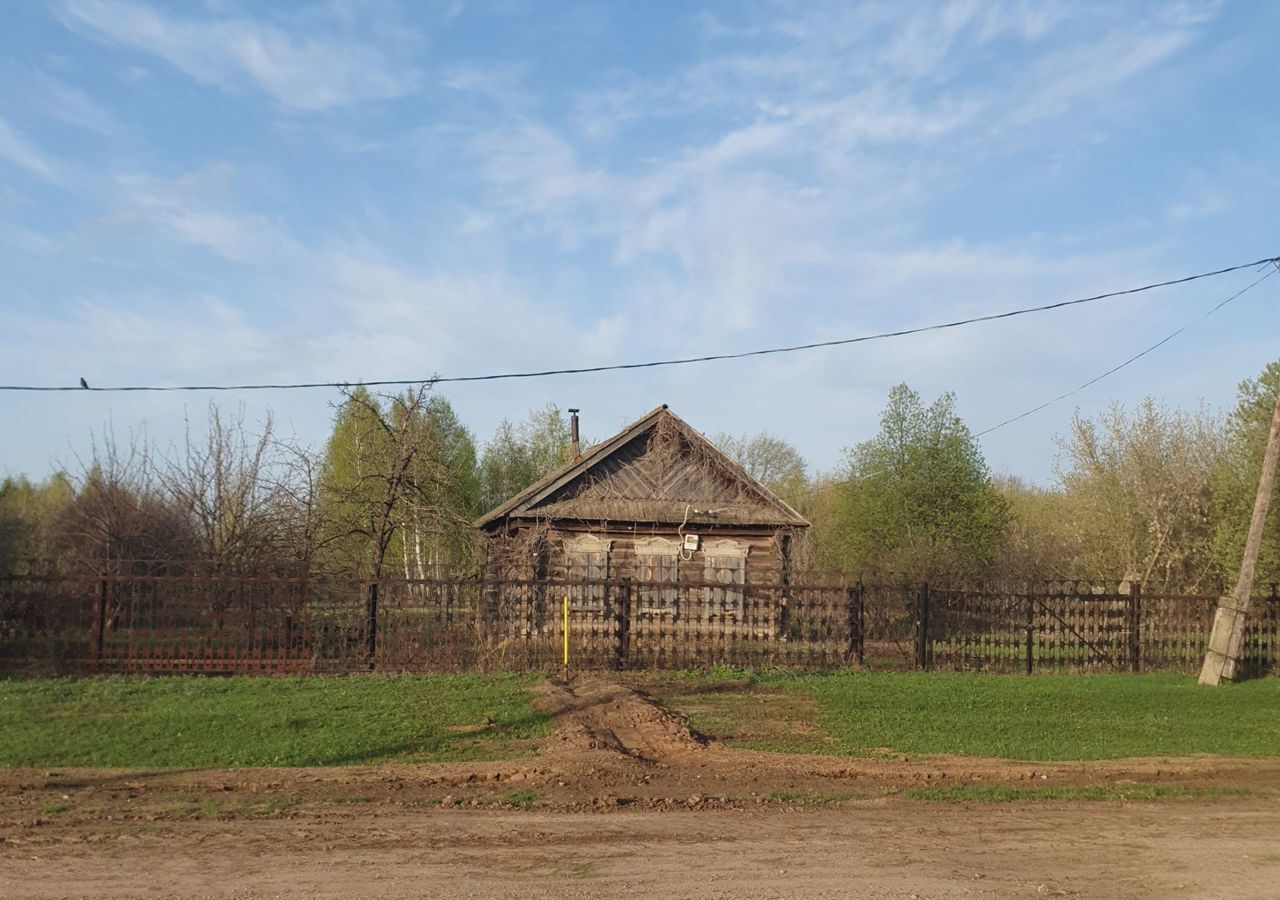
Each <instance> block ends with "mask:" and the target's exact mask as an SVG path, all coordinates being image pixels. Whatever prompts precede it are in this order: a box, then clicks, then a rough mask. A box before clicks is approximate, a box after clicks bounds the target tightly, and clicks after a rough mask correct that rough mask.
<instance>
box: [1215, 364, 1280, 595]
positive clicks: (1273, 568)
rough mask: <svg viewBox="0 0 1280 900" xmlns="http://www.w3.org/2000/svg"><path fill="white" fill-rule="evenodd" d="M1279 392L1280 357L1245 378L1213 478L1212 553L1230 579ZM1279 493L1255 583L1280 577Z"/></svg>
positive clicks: (1241, 550) (1241, 546)
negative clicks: (1213, 530)
mask: <svg viewBox="0 0 1280 900" xmlns="http://www.w3.org/2000/svg"><path fill="white" fill-rule="evenodd" d="M1277 392H1280V360H1277V361H1275V362H1273V363H1270V364H1269V365H1268V366H1267V367H1266V368H1265V369H1263V370H1262V373H1261V374H1260V375H1259V376H1258V377H1257V378H1250V379H1247V380H1245V381H1243V382H1241V384H1240V387H1239V389H1238V391H1237V394H1236V397H1237V399H1236V408H1235V409H1234V410H1232V412H1231V413H1230V415H1229V416H1228V417H1227V428H1226V434H1227V447H1226V450H1225V452H1224V453H1223V455H1222V460H1221V464H1220V465H1219V467H1218V470H1217V471H1216V472H1215V473H1214V478H1213V499H1214V512H1215V518H1216V527H1215V533H1214V541H1213V555H1214V559H1215V560H1216V561H1217V563H1218V565H1219V566H1220V567H1221V569H1222V571H1223V574H1224V575H1225V576H1226V577H1228V578H1234V577H1235V575H1236V573H1237V572H1239V571H1240V558H1241V555H1242V554H1243V553H1244V542H1245V535H1246V534H1247V533H1248V531H1249V519H1250V518H1251V517H1252V515H1253V501H1254V498H1255V496H1256V495H1257V491H1258V478H1259V477H1260V476H1261V474H1262V456H1263V453H1264V451H1265V450H1266V446H1267V433H1268V432H1269V431H1270V428H1271V414H1272V412H1273V410H1274V409H1275V402H1276V393H1277ZM1278 498H1280V494H1277V493H1273V494H1272V497H1271V509H1270V511H1269V512H1268V514H1267V521H1266V526H1265V530H1264V531H1263V537H1262V548H1261V552H1260V553H1259V556H1258V571H1257V576H1256V579H1257V580H1256V582H1255V583H1256V584H1259V585H1266V584H1268V583H1271V584H1275V583H1277V582H1280V499H1278Z"/></svg>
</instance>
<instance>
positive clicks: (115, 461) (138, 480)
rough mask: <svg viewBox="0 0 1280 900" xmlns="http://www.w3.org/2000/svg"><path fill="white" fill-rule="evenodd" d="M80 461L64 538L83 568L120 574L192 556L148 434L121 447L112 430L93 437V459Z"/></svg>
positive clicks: (188, 538) (187, 531)
mask: <svg viewBox="0 0 1280 900" xmlns="http://www.w3.org/2000/svg"><path fill="white" fill-rule="evenodd" d="M76 461H77V464H78V468H77V471H76V472H75V474H73V476H72V479H71V480H72V484H73V485H74V487H75V497H74V499H73V500H72V501H71V502H70V503H69V504H67V506H66V510H65V513H64V517H63V523H62V532H63V539H64V540H65V541H66V545H67V548H68V550H69V551H70V553H71V555H72V557H73V559H75V560H76V561H77V562H78V563H79V564H81V565H83V566H87V567H90V568H94V569H97V570H103V571H112V572H120V571H125V566H126V564H128V563H131V562H138V561H141V562H147V563H166V562H173V561H176V560H182V559H185V558H186V557H187V556H188V555H189V554H190V550H191V539H192V535H191V533H190V529H189V527H188V523H187V521H186V520H185V519H184V518H183V517H182V516H180V515H177V514H175V512H174V510H173V509H172V508H171V507H170V506H169V505H168V504H167V503H166V502H165V498H164V496H163V492H162V490H161V487H160V484H159V481H158V478H157V472H156V466H155V464H154V462H153V460H152V449H151V446H150V444H149V443H148V441H147V439H146V436H145V435H144V434H133V435H131V436H130V439H129V441H128V443H127V444H121V443H120V442H119V441H117V440H116V437H115V433H114V431H113V430H112V429H111V428H110V426H108V427H107V428H106V429H105V430H104V431H103V433H102V435H101V436H98V435H92V436H91V438H90V454H89V458H88V459H87V460H86V459H83V458H81V457H79V456H77V457H76Z"/></svg>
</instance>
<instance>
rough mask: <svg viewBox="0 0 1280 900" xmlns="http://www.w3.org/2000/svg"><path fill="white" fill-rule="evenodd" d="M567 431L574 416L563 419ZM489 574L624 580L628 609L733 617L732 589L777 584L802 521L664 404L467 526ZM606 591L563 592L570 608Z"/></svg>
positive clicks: (587, 587) (735, 598)
mask: <svg viewBox="0 0 1280 900" xmlns="http://www.w3.org/2000/svg"><path fill="white" fill-rule="evenodd" d="M575 435H576V416H575ZM476 526H477V527H478V528H480V529H481V530H482V531H483V532H485V534H486V535H487V537H488V567H489V571H490V574H491V575H492V576H495V577H498V578H502V579H510V580H539V581H540V580H546V579H553V580H559V579H569V580H585V581H587V582H593V581H606V580H608V581H619V582H625V583H629V584H633V585H634V586H635V588H636V597H637V602H638V604H639V609H637V612H640V611H643V612H648V613H650V614H655V613H664V612H669V613H671V614H672V615H673V616H674V615H678V609H677V607H678V606H679V605H681V604H684V605H685V607H686V610H685V612H686V614H688V613H689V612H691V610H690V609H689V608H688V607H689V606H690V605H691V603H692V601H691V593H690V591H689V590H688V589H685V588H682V587H681V585H688V584H697V585H700V586H705V585H709V584H710V585H718V586H720V587H718V588H716V589H715V593H714V596H713V595H712V589H711V588H705V587H699V588H697V590H698V591H699V592H700V593H699V594H698V595H697V596H698V597H700V598H701V599H702V601H705V607H704V609H703V610H701V612H702V613H703V614H704V615H712V610H713V608H714V610H715V613H716V614H718V615H719V616H720V617H721V618H726V619H732V618H734V617H736V616H740V614H741V608H742V597H743V591H742V590H741V587H740V586H742V585H761V586H771V587H772V588H774V589H780V588H782V587H784V586H785V585H786V584H787V583H789V581H790V579H791V574H792V559H793V552H794V548H795V547H796V545H797V541H799V540H801V539H802V538H803V536H804V534H805V533H806V530H807V529H808V527H809V523H808V522H807V521H806V520H805V519H804V517H802V516H801V515H800V514H799V513H797V512H796V511H795V510H794V509H792V508H791V507H790V506H788V505H787V504H786V503H785V502H783V501H782V500H781V499H779V498H778V497H777V496H775V495H774V494H773V492H771V491H770V490H769V489H768V488H766V487H765V486H764V485H762V484H760V483H759V482H758V481H756V480H755V479H754V478H752V477H751V476H750V475H748V474H747V473H746V472H745V471H743V469H742V468H741V467H740V466H738V465H737V464H736V463H734V462H733V461H732V460H731V459H729V458H728V457H727V456H725V455H724V454H723V453H721V452H720V451H719V450H718V449H717V448H716V447H715V446H714V445H713V444H712V443H711V442H710V441H709V440H707V438H706V437H704V436H703V435H702V434H700V433H699V432H697V431H695V430H694V429H693V428H691V427H690V426H689V425H688V424H687V423H685V422H684V421H683V420H682V419H680V417H678V416H677V415H676V414H675V413H673V412H671V410H670V409H668V408H667V407H666V406H665V405H663V406H660V407H658V408H657V409H654V410H653V411H652V412H649V413H648V414H647V415H645V416H643V417H642V418H640V419H638V420H636V421H635V422H633V423H632V424H630V425H628V426H627V427H626V428H624V429H622V431H620V432H618V433H617V434H616V435H614V436H613V437H611V438H609V439H608V440H606V441H603V442H601V443H599V444H597V445H595V446H594V447H591V448H589V449H587V450H586V452H584V453H582V454H581V455H578V456H576V458H575V459H573V460H572V461H571V462H569V463H568V464H566V465H565V466H563V467H561V468H560V469H558V470H556V471H554V472H552V473H551V474H549V475H547V476H546V477H545V478H543V479H542V480H541V481H539V482H537V483H536V484H533V485H531V486H530V487H528V488H527V489H525V490H524V491H521V492H520V493H519V494H517V495H516V496H514V497H512V498H511V499H510V500H508V501H507V502H506V503H503V504H502V505H501V506H499V507H497V508H496V509H494V510H492V511H491V512H489V513H488V514H486V515H485V516H483V517H481V518H480V519H478V520H477V521H476ZM606 590H607V588H606V587H605V586H603V585H592V584H590V583H588V584H584V585H581V586H579V587H576V588H570V591H571V593H572V599H573V601H574V603H575V605H576V606H579V607H586V608H589V607H591V606H592V605H593V604H596V603H598V604H603V603H604V595H605V593H606Z"/></svg>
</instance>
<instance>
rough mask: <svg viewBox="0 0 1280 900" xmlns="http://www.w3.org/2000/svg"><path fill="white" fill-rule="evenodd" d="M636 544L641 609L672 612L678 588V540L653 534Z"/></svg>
mask: <svg viewBox="0 0 1280 900" xmlns="http://www.w3.org/2000/svg"><path fill="white" fill-rule="evenodd" d="M635 547H636V582H637V588H638V591H639V600H640V605H639V610H640V612H645V613H659V614H674V613H675V611H676V597H677V595H678V591H679V588H678V587H677V581H678V575H679V570H678V565H679V561H680V555H679V544H677V543H676V542H675V541H672V540H667V539H666V538H658V537H655V538H647V539H645V540H642V541H636V545H635Z"/></svg>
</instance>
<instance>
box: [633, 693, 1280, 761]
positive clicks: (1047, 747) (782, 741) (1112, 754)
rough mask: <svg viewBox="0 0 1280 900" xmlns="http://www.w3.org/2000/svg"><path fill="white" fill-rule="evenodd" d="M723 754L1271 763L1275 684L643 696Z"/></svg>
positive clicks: (1276, 723) (1278, 698) (1279, 720)
mask: <svg viewBox="0 0 1280 900" xmlns="http://www.w3.org/2000/svg"><path fill="white" fill-rule="evenodd" d="M646 689H648V690H650V692H651V693H652V694H653V695H654V696H656V697H657V698H658V699H660V700H661V701H663V702H665V703H667V704H669V705H670V706H672V707H674V708H675V709H677V710H680V711H682V712H685V713H687V714H688V715H689V716H690V721H691V724H692V725H693V726H694V727H695V728H698V729H699V730H703V731H705V732H706V733H708V734H710V735H711V736H713V737H718V738H721V739H725V740H728V741H729V742H730V743H731V744H736V745H738V746H743V747H751V748H756V749H764V750H780V751H791V752H809V753H839V754H847V755H854V756H867V755H877V754H880V753H885V752H889V753H907V754H934V753H954V754H966V755H973V756H996V757H1004V758H1007V759H1021V760H1082V759H1114V758H1120V757H1126V756H1176V755H1185V754H1192V753H1215V754H1224V755H1231V756H1277V755H1280V680H1277V679H1264V680H1258V681H1248V682H1244V683H1241V684H1229V685H1224V686H1222V687H1220V688H1217V689H1214V688H1204V687H1201V686H1200V685H1198V684H1196V680H1195V678H1193V677H1187V676H1178V675H1139V676H1133V675H1095V676H1082V675H1063V676H1052V675H1038V676H1032V677H1026V676H1014V675H965V674H955V673H920V672H909V673H908V672H903V673H895V672H857V673H840V674H830V675H806V676H786V675H749V674H738V675H732V674H721V675H719V676H716V675H711V676H703V677H701V678H697V677H693V678H683V679H682V678H672V679H664V680H658V681H657V682H655V683H654V685H653V686H651V687H650V688H646Z"/></svg>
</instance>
